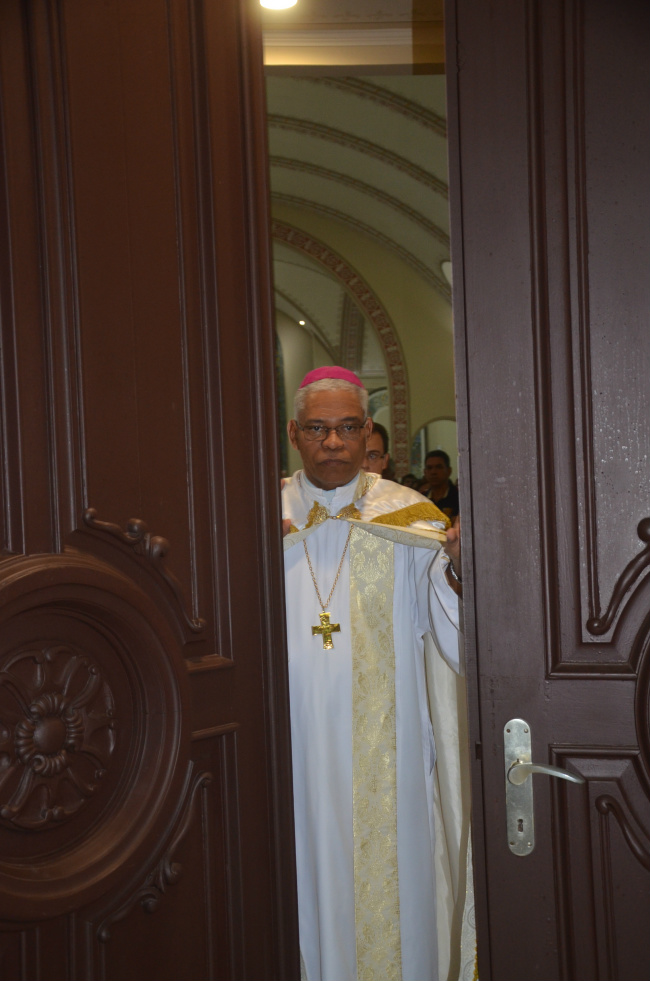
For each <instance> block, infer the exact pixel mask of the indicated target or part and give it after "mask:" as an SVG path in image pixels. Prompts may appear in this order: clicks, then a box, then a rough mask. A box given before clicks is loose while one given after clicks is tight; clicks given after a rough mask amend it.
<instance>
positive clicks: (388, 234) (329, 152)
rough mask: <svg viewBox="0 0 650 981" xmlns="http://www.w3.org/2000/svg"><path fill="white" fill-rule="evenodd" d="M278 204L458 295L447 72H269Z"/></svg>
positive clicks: (271, 145)
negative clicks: (364, 242)
mask: <svg viewBox="0 0 650 981" xmlns="http://www.w3.org/2000/svg"><path fill="white" fill-rule="evenodd" d="M267 99H268V122H269V151H270V164H271V189H272V201H273V202H275V203H278V204H286V205H290V206H292V207H294V208H297V209H300V210H303V211H305V212H311V213H312V214H319V215H325V216H326V217H328V218H331V219H334V220H335V221H337V222H340V223H342V224H343V225H346V226H348V227H350V228H353V229H356V230H357V231H359V232H361V233H362V234H363V235H364V236H367V237H368V238H370V239H372V240H373V241H375V242H376V243H378V244H379V245H381V246H382V247H383V248H385V249H387V250H389V251H390V252H391V253H392V254H393V255H395V256H396V257H398V258H399V259H400V260H401V261H402V262H404V263H406V264H407V265H408V266H410V267H411V268H412V269H413V270H414V271H415V272H416V273H417V274H418V275H419V276H421V277H422V279H423V280H425V281H426V282H427V283H428V284H429V285H430V286H431V287H433V288H434V289H435V290H436V291H437V292H438V293H440V294H441V295H442V296H444V297H445V299H447V300H449V299H450V288H449V283H448V281H447V279H446V278H445V275H444V273H443V269H442V263H443V262H448V261H449V257H450V256H449V216H448V194H447V142H446V121H445V83H444V76H442V75H382V76H377V77H373V78H362V77H344V76H335V77H323V76H309V75H308V76H295V77H293V76H286V75H275V76H273V75H272V76H269V78H268V80H267Z"/></svg>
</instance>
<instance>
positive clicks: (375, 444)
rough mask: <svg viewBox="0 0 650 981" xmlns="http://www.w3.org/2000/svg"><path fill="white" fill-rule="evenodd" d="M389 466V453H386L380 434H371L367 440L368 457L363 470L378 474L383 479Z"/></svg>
mask: <svg viewBox="0 0 650 981" xmlns="http://www.w3.org/2000/svg"><path fill="white" fill-rule="evenodd" d="M387 466H388V453H384V441H383V439H382V438H381V436H380V435H379V433H374V432H373V433H370V436H368V439H367V440H366V457H365V460H364V461H363V469H364V470H367V471H368V473H378V474H379V476H380V477H381V475H382V473H383V471H384V470H385V469H386V467H387Z"/></svg>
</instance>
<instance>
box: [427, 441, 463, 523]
mask: <svg viewBox="0 0 650 981" xmlns="http://www.w3.org/2000/svg"><path fill="white" fill-rule="evenodd" d="M424 480H425V484H423V485H421V486H420V493H421V494H424V495H425V497H428V498H429V500H430V501H433V503H434V504H435V505H436V507H437V508H440V510H441V511H442V512H443V514H446V515H447V517H448V518H455V517H456V515H457V514H458V513H459V506H458V488H457V487H456V485H455V484H454V483H453V481H452V480H451V466H450V465H449V456H448V454H447V453H445V451H444V450H431V451H430V452H429V453H427V455H426V457H425V461H424Z"/></svg>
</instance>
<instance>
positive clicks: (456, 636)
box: [427, 549, 463, 674]
mask: <svg viewBox="0 0 650 981" xmlns="http://www.w3.org/2000/svg"><path fill="white" fill-rule="evenodd" d="M448 563H449V556H448V555H447V554H446V552H444V551H443V550H442V549H440V551H439V552H436V555H435V558H434V560H433V562H432V563H431V564H430V566H429V571H428V596H427V599H428V607H429V629H430V630H431V635H432V637H433V640H434V642H435V645H436V647H437V648H438V650H439V651H440V653H441V654H442V656H443V657H444V659H445V661H446V662H447V664H448V665H449V667H450V668H452V669H453V670H454V671H457V672H458V673H459V674H462V673H463V665H462V663H461V635H460V616H459V611H458V596H457V595H456V593H455V592H454V591H453V589H452V588H451V586H450V585H449V583H448V582H447V576H446V575H445V569H446V568H447V565H448Z"/></svg>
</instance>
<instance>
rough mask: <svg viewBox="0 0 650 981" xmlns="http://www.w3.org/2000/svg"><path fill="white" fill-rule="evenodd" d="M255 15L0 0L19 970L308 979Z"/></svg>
mask: <svg viewBox="0 0 650 981" xmlns="http://www.w3.org/2000/svg"><path fill="white" fill-rule="evenodd" d="M254 11H255V5H254V4H252V3H250V4H249V3H245V2H243V0H242V2H241V3H240V2H238V0H219V2H218V3H207V2H202V0H167V2H165V0H138V2H137V3H133V2H132V0H105V2H102V3H95V2H92V3H87V2H86V0H6V2H3V3H2V4H1V5H0V81H1V89H2V101H1V104H0V135H1V139H2V153H1V154H0V174H1V177H0V237H1V256H2V258H1V264H0V314H1V317H2V341H1V343H2V351H1V354H2V363H1V367H0V372H1V374H0V379H1V384H2V392H1V401H0V412H1V426H2V433H1V435H2V445H1V449H0V454H1V456H0V474H1V479H0V493H1V500H0V521H1V522H2V558H1V561H0V920H1V921H2V923H1V927H2V929H1V931H0V974H1V977H2V978H3V979H12V981H13V979H17V978H25V979H37V978H38V979H40V978H43V979H59V978H69V979H80V978H86V979H100V978H101V979H115V978H120V979H121V981H127V979H147V981H149V979H152V978H156V979H166V978H167V979H176V981H177V979H179V978H192V979H201V978H216V977H218V978H257V979H259V978H280V977H283V978H284V977H289V976H291V975H297V973H298V972H297V968H296V960H297V954H296V951H297V942H296V938H295V899H294V887H293V846H292V817H291V803H290V801H291V798H290V777H289V763H288V727H287V714H286V679H285V669H284V653H283V652H284V636H283V624H282V616H278V611H279V610H282V594H281V589H280V586H279V579H278V576H277V570H278V569H279V568H280V554H279V531H278V528H277V522H276V515H277V514H278V513H279V509H278V507H277V494H278V489H279V477H278V467H277V462H276V451H275V429H274V409H273V406H274V393H273V382H272V366H273V356H272V343H271V319H270V316H269V295H270V290H269V283H268V268H269V264H268V256H267V248H268V245H267V242H268V234H267V229H266V185H265V181H266V172H265V171H266V168H265V161H264V152H263V147H264V141H265V134H264V127H263V99H262V85H261V63H262V59H261V45H260V42H259V37H258V31H257V26H256V24H255V23H254ZM268 501H270V502H271V507H270V508H269V505H268Z"/></svg>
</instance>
